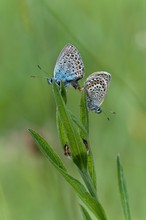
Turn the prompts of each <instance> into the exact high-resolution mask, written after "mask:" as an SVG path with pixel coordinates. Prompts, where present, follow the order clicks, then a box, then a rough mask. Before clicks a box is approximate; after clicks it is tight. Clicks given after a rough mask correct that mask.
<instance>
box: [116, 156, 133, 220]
mask: <svg viewBox="0 0 146 220" xmlns="http://www.w3.org/2000/svg"><path fill="white" fill-rule="evenodd" d="M117 172H118V184H119V191H120V196H121V203H122V208H123V212H124V217H125V220H131V216H130V208H129V202H128V193H127V188H126V182H125V177H124V172H123V167H122V165H121V162H120V156H117Z"/></svg>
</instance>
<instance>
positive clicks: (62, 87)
mask: <svg viewBox="0 0 146 220" xmlns="http://www.w3.org/2000/svg"><path fill="white" fill-rule="evenodd" d="M60 92H61V96H62V98H63V100H64V103H65V104H66V103H67V95H66V89H65V86H64V83H62V82H61V90H60Z"/></svg>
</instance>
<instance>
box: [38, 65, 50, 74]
mask: <svg viewBox="0 0 146 220" xmlns="http://www.w3.org/2000/svg"><path fill="white" fill-rule="evenodd" d="M37 67H38V68H39V69H40V70H41V71H43V73H45V74H47V75H48V73H47V71H45V70H43V69H42V67H41V66H40V65H37Z"/></svg>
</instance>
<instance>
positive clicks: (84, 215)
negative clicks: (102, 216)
mask: <svg viewBox="0 0 146 220" xmlns="http://www.w3.org/2000/svg"><path fill="white" fill-rule="evenodd" d="M80 207H81V210H82V213H83V217H84V220H92V218H91V217H90V215H89V213H88V211H87V210H86V209H85V208H84V206H82V205H80Z"/></svg>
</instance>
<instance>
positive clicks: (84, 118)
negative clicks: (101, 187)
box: [80, 90, 96, 189]
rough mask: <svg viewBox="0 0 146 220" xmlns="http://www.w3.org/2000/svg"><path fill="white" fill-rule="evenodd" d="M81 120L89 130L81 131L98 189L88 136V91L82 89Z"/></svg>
mask: <svg viewBox="0 0 146 220" xmlns="http://www.w3.org/2000/svg"><path fill="white" fill-rule="evenodd" d="M80 120H81V123H82V124H83V126H84V128H85V129H86V131H87V134H85V133H83V131H81V137H82V138H83V140H84V142H86V143H87V147H86V148H87V149H89V152H88V156H87V166H88V170H89V173H90V176H91V179H92V181H93V184H94V188H95V189H96V173H95V168H94V161H93V155H92V150H91V148H90V146H89V137H88V136H89V114H88V109H87V104H86V92H85V91H84V90H83V91H82V94H81V101H80Z"/></svg>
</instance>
